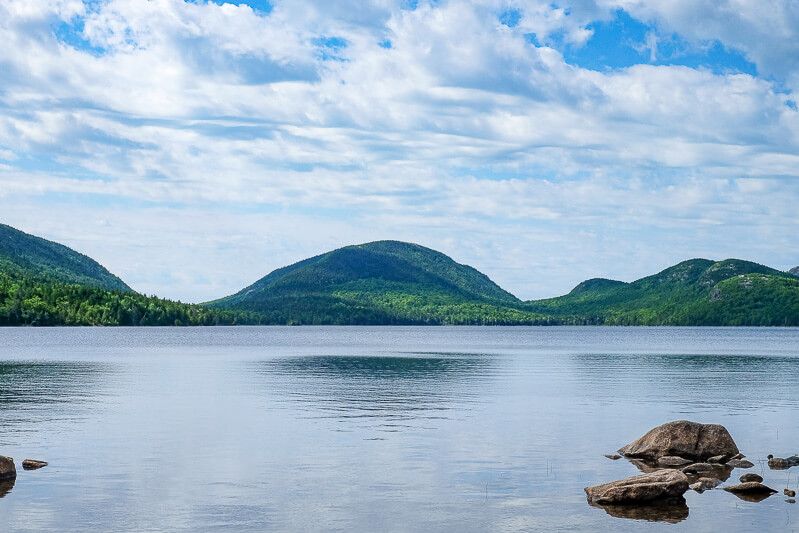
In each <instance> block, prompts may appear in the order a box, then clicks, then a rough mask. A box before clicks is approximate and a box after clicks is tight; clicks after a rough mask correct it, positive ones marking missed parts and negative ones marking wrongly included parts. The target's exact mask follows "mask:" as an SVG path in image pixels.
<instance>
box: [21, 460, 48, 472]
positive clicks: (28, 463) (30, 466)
mask: <svg viewBox="0 0 799 533" xmlns="http://www.w3.org/2000/svg"><path fill="white" fill-rule="evenodd" d="M45 466H47V461H37V460H36V459H25V460H24V461H22V468H24V469H25V470H37V469H39V468H42V467H45Z"/></svg>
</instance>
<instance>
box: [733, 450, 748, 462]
mask: <svg viewBox="0 0 799 533" xmlns="http://www.w3.org/2000/svg"><path fill="white" fill-rule="evenodd" d="M744 457H746V456H745V455H744V454H742V453H740V452H738V453H736V454H735V455H733V456H732V457H730V461H732V460H733V459H743V458H744Z"/></svg>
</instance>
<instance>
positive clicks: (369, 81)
mask: <svg viewBox="0 0 799 533" xmlns="http://www.w3.org/2000/svg"><path fill="white" fill-rule="evenodd" d="M677 4H678V3H674V4H671V3H663V4H652V3H647V4H646V5H645V4H643V3H637V2H626V3H624V2H622V3H619V2H597V3H593V2H575V3H574V4H573V5H571V6H566V7H553V6H552V5H551V3H549V2H537V1H528V2H521V1H520V2H504V1H502V2H500V1H490V0H485V1H479V2H465V1H451V2H443V3H440V4H437V5H435V6H433V5H430V4H428V3H425V2H420V6H419V7H418V8H417V9H415V10H407V9H401V8H400V7H399V6H398V5H397V4H395V3H393V2H388V1H375V2H372V3H369V4H366V5H365V4H364V3H362V2H355V3H352V4H350V3H346V2H334V3H330V2H311V1H307V2H300V1H291V2H288V1H285V2H276V3H275V6H274V9H273V11H272V12H271V13H270V14H268V15H264V14H262V13H259V12H256V11H253V10H252V9H250V8H249V7H247V6H234V5H231V4H224V5H217V4H214V3H207V4H206V3H184V2H181V1H180V0H157V1H152V2H140V1H138V0H110V1H108V2H106V3H104V4H102V5H100V6H99V7H92V8H90V9H87V8H85V7H84V6H83V4H82V3H80V2H76V1H72V2H67V1H63V2H17V1H14V2H7V3H4V4H3V5H2V6H0V47H1V49H3V50H8V51H14V52H15V53H7V54H4V55H0V85H1V86H2V89H0V158H2V159H3V166H1V167H0V190H2V192H3V196H0V198H1V199H2V201H0V209H2V212H3V215H2V218H3V219H4V221H7V222H9V223H18V224H20V225H22V226H24V227H26V228H28V229H30V230H34V231H35V230H42V231H45V232H46V233H47V234H48V235H53V236H57V237H59V238H60V239H62V240H64V241H66V242H68V243H77V244H81V242H78V241H75V239H78V238H77V237H72V238H70V236H69V234H70V232H71V231H72V228H67V227H65V226H64V225H63V224H61V223H60V220H61V217H65V216H67V214H68V213H72V212H74V213H80V214H81V216H82V217H86V219H87V220H103V221H104V223H103V224H100V223H99V222H98V223H97V224H95V223H94V222H87V223H86V225H87V228H88V229H86V231H85V235H86V238H85V239H86V240H85V242H83V244H84V245H85V246H84V249H85V251H88V252H91V253H92V254H94V255H96V256H97V257H99V258H101V259H103V260H104V261H105V262H106V263H107V264H108V265H109V266H110V267H112V268H114V269H116V271H118V272H119V273H120V274H122V275H123V276H124V277H125V278H126V279H129V280H130V281H131V283H132V284H133V285H135V286H136V287H137V288H141V289H142V290H146V291H148V292H158V293H160V294H163V295H165V296H178V297H182V298H184V299H194V300H199V299H206V298H211V297H213V296H219V295H221V294H223V293H225V292H229V291H231V290H234V289H236V288H238V286H239V285H241V284H243V283H245V282H250V281H252V280H253V279H254V278H256V277H258V276H259V275H262V274H264V273H265V272H266V271H267V270H269V269H271V268H274V267H277V266H280V265H281V264H283V263H284V262H287V261H289V260H295V259H299V258H301V257H303V256H305V255H308V254H311V253H317V252H320V251H323V250H324V249H325V247H329V246H334V245H342V244H347V243H351V242H357V241H360V240H369V239H377V238H404V239H408V240H417V241H423V243H424V244H428V245H434V246H437V247H440V248H442V249H444V251H447V252H450V253H452V254H453V255H454V256H456V258H458V259H459V260H463V261H468V262H473V263H475V266H478V267H483V268H485V269H486V270H487V271H489V273H491V272H497V273H498V274H497V275H495V276H494V277H495V278H496V279H497V281H501V282H503V283H504V284H506V285H507V286H508V288H510V289H512V290H514V291H516V292H518V293H519V294H520V295H522V296H529V297H531V296H544V295H551V294H553V293H556V292H560V291H562V290H566V289H568V288H569V287H571V286H572V285H574V284H575V283H576V282H577V281H579V280H580V279H581V278H582V277H591V276H594V275H600V274H602V275H617V276H619V277H626V278H630V277H634V276H635V275H636V274H644V273H647V272H648V271H649V270H651V269H653V268H655V267H659V266H665V265H666V264H668V263H669V262H674V261H676V260H679V259H682V258H684V257H685V256H687V255H715V256H723V255H739V256H743V257H748V258H753V259H760V260H762V261H767V260H768V261H771V262H775V266H789V264H790V263H791V262H799V260H791V259H789V258H787V257H786V254H787V251H782V252H780V251H774V250H769V249H768V247H767V243H770V244H771V245H772V246H775V247H776V246H777V243H779V246H782V247H785V249H790V248H794V249H795V248H796V245H797V244H799V242H797V237H796V236H795V232H790V231H788V228H789V227H790V226H791V220H792V217H793V216H794V215H793V212H792V208H791V207H790V206H791V205H792V204H793V203H795V201H796V200H797V199H799V194H798V191H797V187H796V185H794V183H795V179H796V178H797V177H799V171H797V170H796V169H797V168H799V165H797V163H799V113H797V111H796V110H795V106H794V108H792V107H791V106H790V101H792V99H793V98H794V96H793V95H792V94H791V93H790V92H785V90H783V89H784V87H783V88H781V86H782V85H784V83H787V84H791V83H793V82H792V81H791V80H793V79H794V76H795V71H796V66H795V65H793V63H792V61H793V59H786V60H785V61H783V62H782V63H780V62H779V61H778V59H777V58H776V57H774V56H772V55H769V53H768V50H767V47H766V46H765V45H762V43H758V42H754V40H747V39H744V38H743V37H740V36H739V37H736V36H735V35H728V32H727V31H726V28H727V26H726V24H729V25H731V27H735V28H739V29H741V28H743V27H744V26H745V25H746V24H750V25H751V26H752V28H755V29H757V28H760V27H761V25H762V24H763V23H762V21H760V20H750V18H751V17H752V16H753V15H751V13H753V12H752V11H750V10H748V8H747V9H741V10H739V11H737V12H735V13H737V15H735V14H732V13H731V12H730V10H727V11H725V10H721V11H720V12H718V13H716V12H713V13H710V11H712V10H710V8H709V7H707V6H704V4H703V6H704V7H702V6H698V7H695V9H694V8H692V7H691V6H690V5H689V4H688V3H679V6H678V7H679V9H678V7H673V6H674V5H677ZM619 5H622V6H624V7H625V9H628V10H629V11H630V12H631V13H633V14H634V15H635V16H638V17H640V18H642V19H645V20H657V21H658V24H659V25H662V26H663V27H666V28H671V29H673V31H678V32H680V33H681V34H683V35H685V37H686V38H689V39H696V40H698V41H699V40H708V39H721V40H722V42H724V43H725V44H729V46H735V47H738V48H740V49H741V50H743V51H744V52H745V53H746V54H747V56H748V57H750V58H751V59H752V60H753V61H756V62H757V64H758V68H759V69H761V68H762V69H763V71H764V72H771V73H774V75H780V76H783V77H784V79H785V80H786V81H785V82H784V83H783V82H774V81H772V80H770V79H768V78H759V77H753V76H749V75H746V74H735V73H729V74H714V73H713V72H710V71H708V70H705V69H695V68H689V67H681V66H652V65H638V66H634V67H631V68H627V69H617V70H609V71H603V72H597V71H591V70H586V69H582V68H579V67H576V66H573V65H569V64H567V62H566V61H565V60H564V58H563V56H562V55H561V52H560V51H558V50H557V49H556V44H554V43H555V41H556V40H557V39H556V37H557V36H559V35H560V36H561V37H562V39H563V41H564V42H568V43H571V45H573V46H587V44H586V43H588V42H589V39H590V36H591V32H592V30H591V28H590V24H591V22H592V21H596V20H600V19H601V20H606V19H608V18H609V17H611V16H612V13H613V9H614V8H616V7H618V6H619ZM510 7H515V8H517V9H519V10H520V13H521V14H522V16H521V18H520V20H519V24H518V25H517V26H516V27H514V28H509V27H507V26H504V25H502V24H500V23H499V20H498V18H497V17H498V15H499V13H501V12H502V11H503V10H505V9H507V8H510ZM700 8H701V9H704V10H705V11H702V13H704V14H706V15H708V16H709V17H710V19H711V20H713V21H715V22H713V24H710V25H709V26H708V28H710V29H702V30H700V29H697V28H693V29H691V27H690V24H689V21H690V17H691V16H695V15H696V14H697V13H698V12H699V11H697V10H699V9H700ZM692 9H694V10H693V11H692ZM781 9H782V11H784V12H785V13H784V18H785V19H786V20H791V17H792V16H793V14H792V11H791V10H792V8H790V7H789V6H784V7H783V8H781ZM750 15H751V16H750ZM771 16H772V14H769V15H768V17H771ZM76 17H78V18H76ZM714 17H715V18H714ZM735 17H737V18H735ZM747 17H748V18H747ZM78 20H84V23H83V26H82V28H83V30H82V33H81V29H80V28H81V26H80V24H77V22H76V21H78ZM781 20H782V19H781ZM59 21H60V22H59ZM59 23H64V24H67V25H68V29H67V30H65V31H72V32H73V35H72V38H73V39H76V40H77V41H81V40H82V41H85V42H84V44H83V45H79V46H77V48H76V47H75V46H73V45H71V44H69V43H68V42H63V41H59V40H57V39H56V38H55V36H54V34H53V28H54V27H56V26H57V25H58V24H59ZM772 23H774V21H772ZM69 28H71V29H69ZM713 28H715V29H713ZM783 29H784V30H785V31H782V30H780V31H777V32H775V36H776V37H775V39H776V38H777V37H780V36H782V37H784V36H785V35H788V34H790V32H791V31H793V30H792V29H791V28H783ZM722 30H724V31H722ZM741 31H742V30H741ZM758 31H760V30H758ZM75 32H77V33H75ZM530 32H533V33H535V34H536V35H537V36H538V40H539V42H540V43H543V45H542V46H538V47H537V46H535V45H533V44H531V43H530V41H529V40H528V39H527V38H526V37H525V34H526V33H530ZM785 32H788V33H787V34H786V33H785ZM652 35H653V36H654V35H655V34H654V33H652ZM758 35H760V38H761V39H763V40H764V39H766V38H767V37H766V36H765V34H764V33H762V32H761V33H760V34H758ZM330 38H339V39H343V40H344V41H345V42H346V45H339V46H338V48H337V49H335V50H333V49H326V48H325V44H324V41H320V40H319V39H330ZM384 40H389V41H390V43H391V46H390V47H389V48H386V47H381V46H380V45H379V43H380V42H381V41H384ZM750 41H751V42H750ZM780 46H781V47H782V48H780V49H781V50H785V49H786V48H785V47H790V46H791V45H780ZM655 50H656V44H654V43H651V51H652V54H655V53H656V51H655ZM23 51H24V52H25V53H22V52H23ZM334 52H335V53H334ZM325 54H328V55H330V54H333V55H335V56H336V57H338V58H339V60H325ZM789 86H790V85H789ZM794 86H795V85H794ZM98 198H100V199H106V200H107V201H108V202H111V205H116V206H117V207H114V208H111V207H103V204H104V203H105V202H106V201H105V200H98ZM20 205H24V206H25V209H20V208H18V206H20ZM765 206H768V207H765ZM220 212H221V213H223V214H222V215H220V214H219V213H220ZM206 217H207V220H206ZM115 219H116V220H115ZM142 220H146V222H141V221H142ZM109 221H111V222H110V224H111V225H108V224H109ZM137 221H139V222H138V223H137ZM175 224H178V225H179V226H180V228H176V227H172V228H171V229H167V230H163V231H162V232H161V233H159V229H158V228H159V227H163V226H170V225H175ZM131 227H135V228H136V229H135V230H132V229H125V231H120V228H131ZM264 227H268V228H269V230H270V232H271V233H270V235H272V237H270V238H268V239H266V238H263V236H262V234H261V232H260V231H259V230H260V229H262V228H264ZM236 228H240V229H238V230H237V229H236ZM241 228H250V229H241ZM704 228H712V229H704ZM742 232H744V233H745V234H746V235H745V236H744V237H742V236H741V233H742ZM755 234H756V235H757V236H758V238H757V239H755V238H754V237H752V238H749V237H747V235H755ZM115 235H116V237H115ZM764 235H766V236H768V238H769V239H771V241H767V240H764V239H763V236H764ZM259 236H261V238H259ZM287 236H288V237H287ZM229 238H230V239H233V241H231V242H235V245H236V254H238V255H239V256H241V257H247V258H248V259H246V260H233V259H231V255H236V254H232V253H231V249H230V247H229V246H230V245H226V244H225V242H226V240H227V239H229ZM631 239H632V240H635V242H636V244H635V245H634V246H633V245H631V244H630V243H631V242H632V241H631ZM109 240H112V241H113V242H114V244H113V245H111V246H109V245H108V243H109ZM200 241H202V242H209V243H213V244H209V245H203V244H202V242H200ZM175 242H181V243H187V245H190V247H191V250H192V251H190V252H189V251H183V252H176V251H175V249H176V248H177V247H176V246H175V245H174V243H175ZM141 243H147V245H148V246H152V247H155V248H153V249H154V250H160V252H159V253H147V252H146V251H145V250H143V249H142V245H141ZM664 244H665V245H664ZM630 246H632V255H636V254H640V256H638V257H633V258H630V255H631V254H630V253H627V252H621V250H625V249H627V248H629V247H630ZM196 254H203V257H199V256H197V255H196ZM137 258H138V259H137ZM503 261H506V263H504V262H503ZM780 262H784V263H788V264H785V265H780V264H777V263H780ZM564 266H565V267H566V268H564ZM614 268H615V269H616V271H614ZM212 269H213V270H214V272H213V274H214V275H213V276H212V275H211V273H210V272H209V271H210V270H212ZM215 276H216V277H215ZM216 279H220V280H223V281H214V280H216Z"/></svg>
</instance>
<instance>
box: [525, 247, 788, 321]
mask: <svg viewBox="0 0 799 533" xmlns="http://www.w3.org/2000/svg"><path fill="white" fill-rule="evenodd" d="M526 308H527V309H529V310H531V311H533V312H536V313H541V314H546V315H550V316H552V317H553V318H554V319H557V320H559V321H562V322H564V323H568V322H573V323H592V324H622V325H637V324H640V325H700V326H701V325H724V326H738V325H752V326H766V325H771V326H787V325H792V326H796V325H799V279H797V278H795V277H792V276H790V275H788V274H786V273H784V272H780V271H778V270H775V269H773V268H769V267H766V266H763V265H759V264H757V263H752V262H749V261H741V260H737V259H728V260H725V261H718V262H716V261H710V260H707V259H691V260H689V261H684V262H682V263H679V264H677V265H675V266H673V267H670V268H667V269H666V270H664V271H662V272H660V273H658V274H655V275H653V276H648V277H646V278H642V279H640V280H638V281H634V282H632V283H622V282H614V281H611V280H591V281H589V282H583V283H581V284H580V285H578V286H577V287H576V288H575V289H574V290H573V291H572V292H570V293H569V294H567V295H565V296H560V297H558V298H551V299H547V300H538V301H533V302H527V304H526Z"/></svg>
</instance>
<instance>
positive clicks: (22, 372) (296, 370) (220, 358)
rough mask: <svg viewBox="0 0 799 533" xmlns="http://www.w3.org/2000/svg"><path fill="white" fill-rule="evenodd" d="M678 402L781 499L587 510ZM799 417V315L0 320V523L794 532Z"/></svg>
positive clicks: (54, 527) (60, 527)
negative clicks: (473, 321) (535, 324)
mask: <svg viewBox="0 0 799 533" xmlns="http://www.w3.org/2000/svg"><path fill="white" fill-rule="evenodd" d="M683 418H687V419H691V420H696V421H701V422H717V423H721V424H724V425H725V426H726V427H727V428H728V429H729V430H730V432H731V433H732V435H733V437H734V438H735V440H736V442H737V443H738V446H739V447H740V448H741V450H742V451H743V452H744V453H746V454H747V456H748V457H749V458H750V459H751V460H752V461H753V462H754V463H755V464H756V466H755V468H754V469H751V470H749V471H756V472H758V473H760V474H762V475H764V477H765V478H766V483H767V484H769V485H771V486H773V487H774V488H776V489H779V490H780V494H776V495H774V496H772V497H770V498H768V499H766V500H765V501H763V502H760V503H751V502H745V501H742V500H740V499H738V498H736V497H735V496H734V495H732V494H729V493H727V492H724V491H721V490H712V491H708V492H705V493H704V494H697V493H694V492H693V491H689V492H688V493H687V494H686V500H687V505H688V508H689V511H688V512H687V516H685V515H684V514H682V515H680V513H678V515H680V516H677V517H676V518H675V517H674V516H672V518H673V520H679V521H678V522H677V523H674V524H672V523H666V522H652V521H645V520H637V519H629V518H616V517H613V516H611V515H609V514H608V513H606V512H605V511H604V510H602V509H598V508H593V507H590V506H589V505H588V504H587V503H586V499H585V494H584V492H583V487H585V486H587V485H589V484H596V483H600V482H605V481H610V480H613V479H618V478H621V477H626V476H629V475H633V474H635V473H637V470H636V469H635V468H634V467H633V465H631V464H630V463H629V462H627V461H626V460H620V461H611V460H608V459H606V458H604V457H603V455H602V454H604V453H611V452H613V451H615V450H616V449H618V448H619V447H620V446H622V445H624V444H626V443H627V442H629V441H630V440H632V439H634V438H636V437H638V436H640V435H641V434H643V433H644V432H645V431H646V430H648V429H649V428H651V427H653V426H655V425H658V424H660V423H663V422H666V421H669V420H674V419H683ZM797 420H799V330H797V329H709V328H707V329H691V328H591V327H585V328H554V327H553V328H479V327H473V328H437V327H430V328H404V327H395V328H372V327H368V328H367V327H364V328H358V327H344V328H267V327H263V328H243V327H242V328H207V329H201V328H152V329H150V328H141V329H126V328H119V329H95V328H84V329H0V454H4V455H9V456H12V457H14V458H15V460H16V462H17V468H18V470H19V475H18V477H17V480H16V483H15V484H14V485H13V487H8V486H5V487H0V493H3V492H5V495H4V496H3V497H2V498H1V499H0V531H20V532H22V531H58V532H64V531H75V532H78V531H80V532H83V531H137V532H139V531H170V532H172V531H264V530H279V531H287V530H292V531H328V530H346V531H353V530H354V531H447V530H451V531H541V530H546V531H556V530H563V531H597V530H614V531H638V530H668V531H675V532H676V531H691V532H696V531H752V530H753V529H759V530H763V531H776V530H780V531H795V530H799V511H797V506H796V505H792V504H789V503H786V501H785V498H784V497H783V496H782V494H781V492H782V489H783V488H784V487H785V486H786V484H790V486H791V487H792V488H796V485H797V475H799V468H794V469H792V470H787V471H782V472H774V471H770V470H769V469H768V468H767V467H766V466H765V461H764V459H765V457H766V455H767V454H768V453H774V454H775V455H780V456H786V455H790V454H793V453H797V452H799V424H797ZM26 457H31V458H36V459H44V460H47V461H49V462H50V466H48V467H46V468H44V469H42V470H38V471H23V470H22V469H21V467H20V463H21V462H22V459H24V458H26ZM743 472H745V471H743V470H736V471H735V472H734V473H733V478H731V479H735V478H737V477H738V476H739V475H740V474H742V473H743ZM9 488H10V491H8V489H9ZM6 491H8V492H6Z"/></svg>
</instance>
